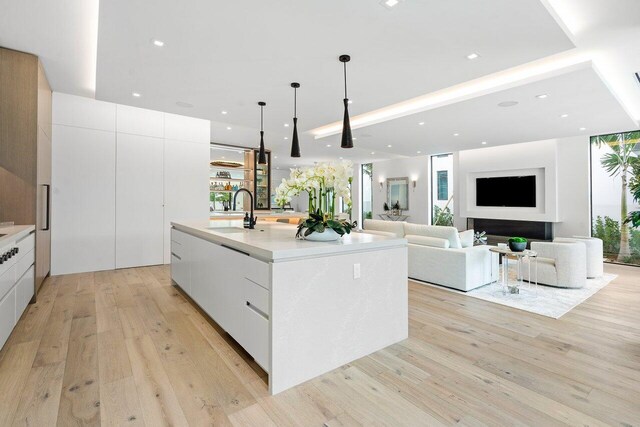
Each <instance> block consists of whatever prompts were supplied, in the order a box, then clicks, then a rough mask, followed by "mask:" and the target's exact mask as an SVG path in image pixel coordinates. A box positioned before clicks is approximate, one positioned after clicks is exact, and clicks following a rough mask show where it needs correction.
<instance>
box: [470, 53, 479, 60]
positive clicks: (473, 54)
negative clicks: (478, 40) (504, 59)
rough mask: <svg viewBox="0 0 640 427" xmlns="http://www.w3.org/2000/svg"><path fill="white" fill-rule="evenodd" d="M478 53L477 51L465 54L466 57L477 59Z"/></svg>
mask: <svg viewBox="0 0 640 427" xmlns="http://www.w3.org/2000/svg"><path fill="white" fill-rule="evenodd" d="M479 57H480V55H478V54H477V53H475V52H474V53H470V54H469V55H467V59H477V58H479Z"/></svg>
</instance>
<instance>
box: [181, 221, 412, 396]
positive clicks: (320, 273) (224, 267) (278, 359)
mask: <svg viewBox="0 0 640 427" xmlns="http://www.w3.org/2000/svg"><path fill="white" fill-rule="evenodd" d="M295 233H296V227H295V226H292V225H289V224H280V223H267V224H258V225H257V226H256V229H255V230H245V229H243V228H242V223H241V222H238V221H228V222H223V221H203V222H174V223H172V230H171V253H172V256H171V277H172V279H173V281H174V282H175V283H176V284H177V285H178V286H180V287H181V288H182V289H183V291H184V292H185V293H186V294H188V295H189V297H190V298H191V299H192V300H193V301H194V302H195V303H196V304H198V305H199V306H200V308H201V309H202V310H204V311H205V312H206V313H207V314H208V315H209V316H210V317H211V318H212V319H213V320H214V321H215V322H216V323H218V324H219V325H220V326H221V327H222V328H223V329H224V330H225V331H226V332H227V333H229V335H231V336H232V337H233V338H234V339H235V340H236V341H237V342H238V343H239V344H240V345H241V346H242V347H243V348H244V349H245V350H246V351H247V352H248V353H249V354H251V356H252V357H253V358H254V359H255V361H256V362H257V363H258V364H259V365H260V366H261V367H262V368H263V369H264V370H265V371H266V372H267V374H268V375H269V390H270V392H271V394H276V393H279V392H281V391H284V390H286V389H288V388H290V387H293V386H295V385H297V384H300V383H302V382H304V381H307V380H309V379H312V378H314V377H316V376H318V375H321V374H323V373H325V372H328V371H331V370H332V369H335V368H337V367H339V366H342V365H344V364H346V363H349V362H351V361H353V360H355V359H358V358H360V357H364V356H366V355H368V354H370V353H373V352H375V351H377V350H380V349H382V348H384V347H387V346H389V345H391V344H394V343H396V342H399V341H402V340H404V339H406V338H407V336H408V285H407V241H406V240H405V239H402V238H395V237H385V236H377V235H371V234H366V233H352V234H351V235H348V236H344V237H343V238H342V239H340V240H338V241H336V242H311V241H304V240H296V239H295V238H294V236H295Z"/></svg>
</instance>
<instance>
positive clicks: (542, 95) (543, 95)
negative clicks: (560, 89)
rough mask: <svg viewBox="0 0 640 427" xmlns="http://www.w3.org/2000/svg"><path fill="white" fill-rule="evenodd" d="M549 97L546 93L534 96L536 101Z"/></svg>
mask: <svg viewBox="0 0 640 427" xmlns="http://www.w3.org/2000/svg"><path fill="white" fill-rule="evenodd" d="M548 96H549V95H547V94H546V93H542V94H540V95H536V98H538V99H545V98H546V97H548Z"/></svg>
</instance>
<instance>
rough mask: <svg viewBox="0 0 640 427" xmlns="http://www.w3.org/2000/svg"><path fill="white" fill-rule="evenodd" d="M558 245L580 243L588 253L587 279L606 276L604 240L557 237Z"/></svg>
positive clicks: (582, 237) (555, 240) (581, 237)
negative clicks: (603, 251) (603, 254)
mask: <svg viewBox="0 0 640 427" xmlns="http://www.w3.org/2000/svg"><path fill="white" fill-rule="evenodd" d="M553 241H554V242H558V243H572V242H580V243H582V244H583V245H584V246H585V249H586V251H587V253H586V258H587V279H594V278H596V277H602V276H603V275H604V260H603V256H602V240H601V239H598V238H596V237H584V236H573V237H556V238H555V239H553Z"/></svg>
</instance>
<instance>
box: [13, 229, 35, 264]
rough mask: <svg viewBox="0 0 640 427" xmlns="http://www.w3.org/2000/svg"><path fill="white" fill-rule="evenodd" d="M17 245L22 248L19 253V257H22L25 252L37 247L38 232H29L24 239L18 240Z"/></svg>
mask: <svg viewBox="0 0 640 427" xmlns="http://www.w3.org/2000/svg"><path fill="white" fill-rule="evenodd" d="M16 246H17V247H18V249H20V250H19V251H18V255H17V258H18V259H20V258H22V257H23V256H24V255H25V254H27V253H29V251H30V250H32V249H34V248H35V247H36V234H35V233H31V234H29V235H28V236H26V237H25V238H23V239H22V240H19V241H18V242H16Z"/></svg>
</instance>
